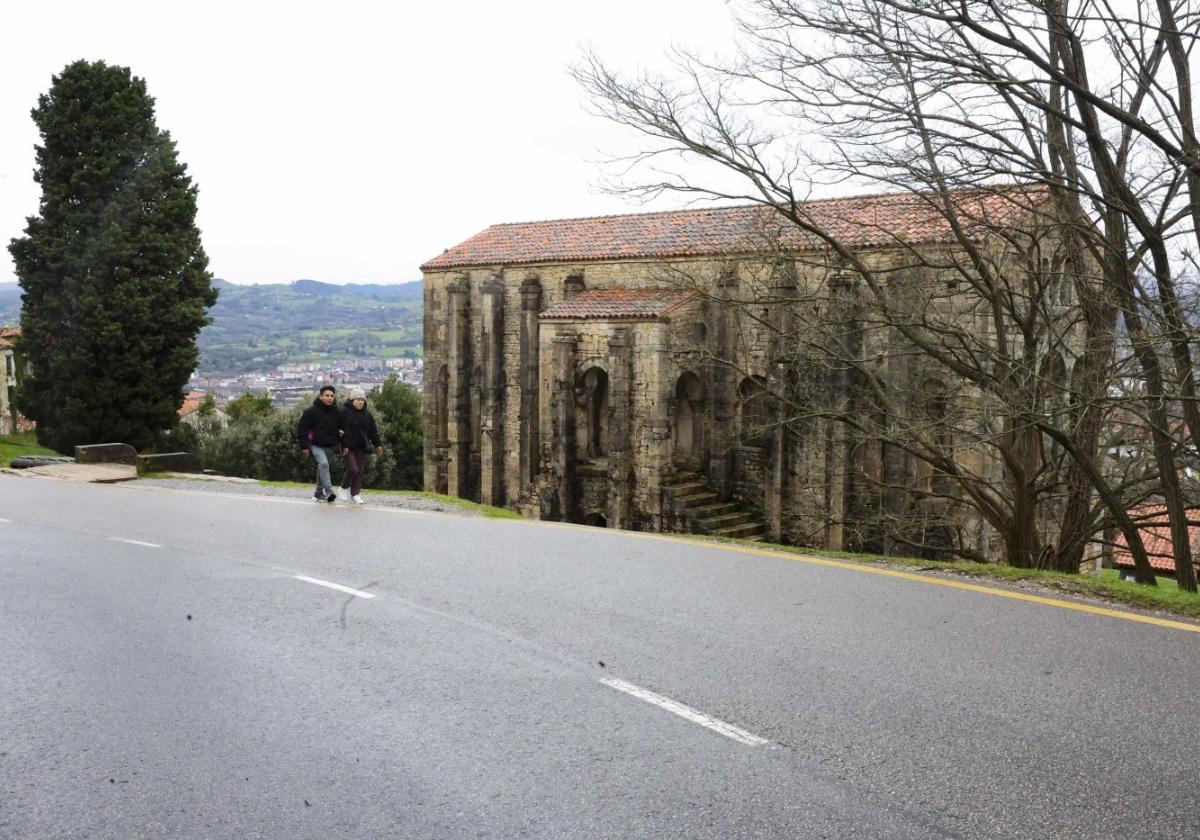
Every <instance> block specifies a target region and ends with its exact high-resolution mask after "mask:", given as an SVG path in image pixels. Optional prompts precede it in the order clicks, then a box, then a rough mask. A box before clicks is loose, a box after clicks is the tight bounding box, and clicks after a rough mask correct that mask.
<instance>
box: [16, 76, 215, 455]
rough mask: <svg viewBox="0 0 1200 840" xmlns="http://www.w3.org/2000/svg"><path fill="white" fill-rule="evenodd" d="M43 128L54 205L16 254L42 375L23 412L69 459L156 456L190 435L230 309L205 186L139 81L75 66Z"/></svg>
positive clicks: (44, 113) (43, 106) (49, 198)
mask: <svg viewBox="0 0 1200 840" xmlns="http://www.w3.org/2000/svg"><path fill="white" fill-rule="evenodd" d="M33 120H34V122H35V123H36V124H37V127H38V129H39V131H40V133H41V137H42V144H41V145H40V146H38V147H37V168H36V170H35V175H34V178H35V180H36V181H37V182H38V183H40V184H41V186H42V197H41V201H40V204H39V208H38V215H36V216H32V217H30V218H29V219H28V220H27V221H28V225H27V226H26V228H25V236H23V237H20V238H17V239H14V240H13V241H12V242H11V244H10V245H9V251H10V252H11V253H12V256H13V260H14V262H15V263H16V271H17V276H18V279H19V280H20V283H21V288H22V290H23V309H22V313H21V328H22V332H21V346H22V350H23V351H24V353H25V354H26V356H27V358H28V359H29V362H30V364H31V366H32V373H31V375H30V376H28V377H27V378H26V379H25V380H24V382H23V383H22V385H21V387H20V390H19V393H18V404H19V406H20V408H21V411H22V412H23V413H24V414H25V415H26V416H28V417H30V418H32V419H34V420H36V421H37V424H38V425H37V429H38V440H39V441H40V442H42V443H43V444H45V445H47V446H50V447H53V448H54V449H57V450H59V451H62V452H66V451H69V450H70V449H71V448H72V447H73V446H75V445H76V444H87V443H99V442H108V441H121V442H125V443H130V444H133V445H134V446H136V447H142V446H145V445H148V444H150V443H151V442H152V441H153V440H154V439H155V438H156V437H157V436H158V435H160V434H161V433H162V432H163V431H164V430H165V429H169V428H171V427H172V426H174V425H175V424H176V423H177V422H178V415H177V413H176V412H177V411H178V409H179V406H180V405H181V404H182V401H183V390H184V386H185V385H186V383H187V380H188V377H189V376H190V375H191V373H192V371H193V370H194V369H195V367H196V363H197V359H198V353H197V350H196V336H197V335H198V334H199V332H200V330H201V328H202V327H203V326H204V325H205V324H206V323H208V320H209V319H208V317H207V315H206V309H207V308H208V307H210V306H212V305H213V304H214V303H216V299H217V293H216V291H215V290H214V289H213V287H212V283H211V281H212V276H211V274H210V273H209V272H208V257H207V256H206V255H205V253H204V250H203V248H202V247H201V244H200V231H199V230H198V229H197V228H196V223H195V221H196V187H195V186H194V185H193V184H192V180H191V178H190V177H189V176H188V175H187V167H186V166H185V165H184V164H182V163H180V162H179V160H178V158H177V156H176V150H175V143H174V142H173V141H172V140H171V138H170V136H169V135H168V134H167V133H166V132H165V131H162V130H160V129H159V128H158V127H157V125H156V124H155V119H154V100H153V98H152V97H150V95H149V94H148V93H147V92H146V83H145V81H144V80H142V79H139V78H137V77H135V76H132V75H131V73H130V71H129V69H128V68H125V67H110V66H108V65H106V64H105V63H104V62H94V63H91V62H85V61H77V62H75V63H74V64H70V65H68V66H67V67H66V68H65V69H64V70H63V71H62V73H60V74H59V75H58V76H55V77H54V78H53V79H52V83H51V86H50V91H49V92H48V93H46V94H43V95H42V96H41V97H39V99H38V105H37V107H36V108H34V109H33Z"/></svg>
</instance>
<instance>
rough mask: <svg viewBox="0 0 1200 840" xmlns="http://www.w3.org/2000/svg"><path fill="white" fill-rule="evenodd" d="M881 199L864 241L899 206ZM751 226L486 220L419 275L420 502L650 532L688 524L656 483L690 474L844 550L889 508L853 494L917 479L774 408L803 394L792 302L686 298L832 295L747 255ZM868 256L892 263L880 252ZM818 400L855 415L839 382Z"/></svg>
mask: <svg viewBox="0 0 1200 840" xmlns="http://www.w3.org/2000/svg"><path fill="white" fill-rule="evenodd" d="M860 203H861V202H860ZM875 204H876V206H874V207H870V208H868V209H869V210H870V212H871V214H872V215H871V226H870V229H871V230H874V231H876V232H877V231H878V227H879V221H878V220H879V219H880V213H881V212H891V210H889V208H892V207H893V205H890V204H889V203H888V199H887V198H886V197H883V198H877V199H875ZM845 206H846V205H845V203H844V202H843V203H842V204H838V202H831V203H830V211H829V212H831V213H833V212H841V209H839V208H844V207H845ZM881 208H882V210H881ZM862 212H866V210H863V211H862ZM756 213H758V211H757V210H756V209H754V208H728V209H724V210H704V211H682V212H677V213H660V214H640V215H633V216H623V217H605V218H597V219H578V220H562V221H556V222H538V223H529V224H523V225H497V226H494V227H492V228H489V229H488V230H486V231H484V232H483V233H481V234H479V235H477V236H476V237H473V238H472V239H470V240H468V241H467V242H464V243H463V244H462V245H459V246H457V247H456V248H453V249H450V250H448V251H447V252H446V253H444V254H442V255H440V256H439V257H437V258H435V259H433V260H430V261H429V262H428V263H426V264H425V265H424V266H422V270H423V271H424V275H425V311H426V322H425V326H426V329H425V348H424V350H425V358H426V368H425V369H426V380H425V392H424V395H423V409H422V411H423V419H424V425H425V430H426V435H425V486H426V488H427V489H429V490H435V491H440V492H445V493H449V494H452V495H457V496H462V497H465V498H469V499H474V500H477V501H482V502H485V503H488V504H493V505H502V506H507V507H511V508H515V509H517V510H519V511H521V512H522V513H524V514H525V515H527V516H532V517H540V518H543V519H552V520H562V521H570V522H582V523H589V524H596V525H606V526H609V527H622V528H636V529H642V530H662V529H664V528H678V527H680V526H681V523H680V522H678V521H676V520H675V519H674V518H673V517H674V513H673V511H672V509H671V506H670V504H669V501H670V500H669V498H668V496H669V493H668V492H667V490H666V488H668V486H669V485H670V484H671V482H673V481H675V480H678V479H679V477H680V476H698V477H699V480H701V481H703V482H704V484H705V485H706V486H707V487H708V488H710V489H711V490H712V491H713V492H714V493H716V494H717V496H718V497H719V499H720V500H722V501H727V500H732V501H736V502H737V503H739V504H740V505H743V506H744V507H745V508H746V509H748V510H751V511H753V512H754V514H755V517H756V518H757V520H756V521H758V522H761V527H762V529H764V530H765V536H767V537H769V538H771V539H776V540H785V541H792V542H797V543H803V544H810V545H821V546H825V547H829V548H841V547H843V546H844V545H845V544H846V543H847V541H848V540H849V536H848V534H847V531H846V526H847V523H850V524H851V525H853V519H854V515H855V513H854V512H855V510H859V509H863V508H864V506H865V505H875V506H876V507H878V506H886V505H887V504H888V503H889V500H888V499H880V498H877V497H872V496H869V495H868V494H867V493H866V491H865V489H864V488H865V486H866V485H867V484H868V483H870V484H873V485H875V486H876V487H878V486H879V485H880V483H881V482H882V481H884V480H885V479H886V480H887V481H891V482H895V483H900V484H903V483H904V482H911V481H915V480H917V478H918V477H917V475H916V473H917V468H916V467H914V466H913V465H912V464H911V463H909V462H908V461H907V460H905V459H904V458H903V457H899V455H898V453H896V452H889V451H886V449H884V448H881V447H879V446H874V447H872V446H864V445H861V442H857V443H856V442H855V441H852V440H850V439H849V438H848V437H847V435H846V433H845V431H844V430H843V428H842V427H839V426H837V425H835V424H833V423H831V422H816V421H814V422H810V423H808V424H806V425H804V426H803V428H801V427H800V424H797V423H792V422H790V418H789V417H785V416H783V415H782V414H781V409H780V407H779V404H778V403H777V402H776V401H775V400H772V399H769V398H768V397H767V394H768V393H769V392H781V391H783V390H785V389H789V388H794V387H796V385H797V383H795V382H794V381H793V379H794V377H795V376H796V373H795V371H794V370H791V369H789V368H788V366H787V365H785V364H784V362H783V361H782V360H783V359H785V358H786V356H787V352H786V350H787V348H786V347H784V346H782V343H783V342H785V341H786V338H785V337H786V336H789V335H791V334H793V333H794V332H795V331H796V330H797V329H801V328H802V325H798V324H795V323H793V319H794V318H795V307H791V306H778V307H770V306H764V307H762V308H761V311H758V310H756V309H748V308H747V307H745V306H742V307H733V306H731V307H725V306H721V305H719V304H717V303H715V302H713V300H712V299H710V298H713V297H719V295H713V296H708V295H701V294H698V293H697V291H698V289H700V288H703V289H709V290H712V289H715V290H717V291H718V292H725V291H728V292H729V293H730V294H731V295H734V296H736V295H738V294H741V295H742V296H743V297H745V295H746V294H749V292H747V291H746V290H748V289H760V290H762V294H764V295H765V296H766V298H768V299H773V300H787V299H789V298H792V297H795V296H796V294H797V289H804V288H807V287H811V286H812V285H813V284H824V285H825V286H826V287H829V288H835V291H836V286H837V284H838V283H839V282H841V281H840V280H839V279H838V277H837V276H835V274H832V273H831V271H830V270H829V267H828V266H827V265H825V264H824V262H823V260H822V259H812V258H811V253H810V254H809V255H808V258H805V259H797V260H795V261H794V262H793V263H790V264H788V265H787V266H786V269H785V270H780V265H779V260H778V258H771V259H763V258H760V257H757V256H756V253H761V240H758V239H756V238H755V237H756V236H757V235H758V234H759V233H761V226H757V227H756V226H755V224H754V222H755V219H756V218H758V217H757V216H755V215H754V214H756ZM895 215H896V218H897V221H896V222H895V224H896V225H900V226H903V225H908V226H910V227H912V226H913V225H914V223H913V221H912V214H911V213H908V214H907V215H905V214H904V213H899V212H896V213H895ZM885 221H886V220H885ZM756 249H757V250H756ZM864 251H865V253H867V258H868V259H869V260H870V261H872V262H873V263H875V264H880V265H885V264H887V261H888V260H889V259H892V257H891V256H890V255H889V250H888V248H887V247H886V245H877V244H870V247H869V248H868V247H866V246H864ZM739 290H740V291H739ZM836 299H837V297H836V294H835V295H834V300H835V301H836ZM846 305H847V306H849V305H850V304H849V303H847V304H846ZM750 316H753V317H750ZM847 340H848V341H855V340H859V341H860V342H861V337H860V338H858V339H855V337H854V336H853V335H851V336H848V337H847ZM855 350H856V352H860V353H866V354H868V355H869V352H870V350H871V348H869V347H861V346H860V347H857V348H855ZM881 357H882V354H881ZM717 360H722V361H721V362H718V361H717ZM730 361H732V362H733V364H729V362H730ZM885 364H894V362H892V361H890V357H889V361H888V362H886V363H885ZM880 375H885V376H896V377H900V376H911V375H913V374H911V372H910V371H906V370H881V371H880ZM823 381H825V380H823ZM829 383H832V384H829ZM801 384H802V383H801ZM822 387H823V388H824V389H825V390H823V391H822V392H821V394H820V399H822V400H827V401H828V402H829V405H831V406H837V407H840V408H841V409H843V410H847V411H853V410H858V408H859V407H858V403H857V402H856V401H857V400H859V399H860V398H861V396H860V394H859V393H858V390H859V389H856V388H855V386H854V383H853V382H851V381H850V380H849V379H848V378H846V377H842V378H840V379H839V378H838V376H833V377H832V378H828V380H827V381H826V384H825V385H823V386H822ZM867 478H869V479H870V481H869V482H868V481H866V480H865V479H867Z"/></svg>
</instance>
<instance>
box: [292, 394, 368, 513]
mask: <svg viewBox="0 0 1200 840" xmlns="http://www.w3.org/2000/svg"><path fill="white" fill-rule="evenodd" d="M296 437H297V440H298V442H299V444H300V449H301V451H302V452H303V453H304V455H305V457H309V456H311V457H312V459H313V461H315V462H316V465H317V485H316V489H315V491H314V492H313V499H314V500H316V501H318V502H329V503H333V502H336V501H337V500H338V499H339V498H341V499H342V501H345V500H346V497H347V491H348V492H349V500H350V501H351V502H354V503H355V504H360V505H361V504H363V503H364V502H363V498H362V482H363V472H364V471H365V470H366V466H367V459H368V458H369V457H370V451H369V450H370V448H371V447H374V449H375V452H376V454H379V455H382V454H383V442H382V441H381V440H380V438H379V429H378V427H377V426H376V425H375V418H374V417H373V416H372V415H371V412H370V411H369V410H368V409H367V395H366V394H365V393H363V391H362V390H361V389H359V388H355V389H354V390H353V391H351V392H350V399H348V400H347V401H346V403H345V405H343V406H341V407H339V406H338V405H337V391H336V389H335V388H334V387H333V386H332V385H324V386H322V387H321V390H320V392H319V393H318V394H317V398H316V399H315V400H313V404H312V405H311V406H309V407H308V408H306V409H305V410H304V413H303V414H302V415H300V425H299V427H298V428H297V429H296ZM338 452H340V453H341V455H342V457H343V458H345V460H346V468H345V470H344V472H343V474H342V484H341V488H340V490H339V491H338V492H336V493H335V492H334V489H333V481H332V479H331V478H330V471H329V470H330V462H331V461H332V460H333V456H334V455H335V454H337V453H338Z"/></svg>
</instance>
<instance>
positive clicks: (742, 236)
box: [421, 186, 1045, 271]
mask: <svg viewBox="0 0 1200 840" xmlns="http://www.w3.org/2000/svg"><path fill="white" fill-rule="evenodd" d="M1044 195H1045V193H1044V191H1041V190H1037V189H1035V188H1029V187H1014V186H1007V187H995V188H992V189H987V188H979V189H972V190H960V191H958V192H956V193H954V194H953V202H954V204H955V205H956V207H957V209H958V212H959V215H960V217H961V218H960V221H962V222H963V223H964V224H965V226H966V227H967V228H968V229H971V228H972V227H974V228H978V229H979V230H980V232H986V231H987V230H989V229H993V228H995V227H1005V226H1011V225H1013V224H1014V223H1015V221H1016V220H1017V219H1020V218H1022V217H1023V216H1025V215H1026V214H1027V213H1028V212H1029V211H1030V210H1031V208H1032V206H1033V205H1035V204H1037V203H1040V201H1041V199H1042V198H1043V197H1044ZM797 210H798V212H799V213H800V214H801V216H802V217H805V218H806V219H807V220H808V221H809V222H810V223H811V224H812V225H813V226H815V227H817V228H819V229H822V230H825V231H827V232H828V233H829V234H831V235H832V236H835V237H836V238H837V239H839V240H840V241H841V242H843V243H845V244H846V245H849V246H852V247H856V248H860V247H870V246H884V245H895V244H897V243H900V242H904V243H908V244H917V243H934V242H950V241H952V239H953V232H952V230H951V229H950V225H949V224H948V223H947V221H946V219H945V217H944V216H943V214H942V213H941V212H940V211H939V210H938V208H937V199H936V197H935V196H933V195H928V194H922V193H893V194H884V195H867V196H855V197H852V198H831V199H824V200H820V201H809V202H804V203H802V204H799V205H797ZM824 247H826V246H825V242H824V240H822V239H820V238H819V237H816V236H814V235H813V234H811V233H807V232H805V231H804V230H801V229H800V228H798V227H797V226H796V225H794V224H793V223H792V222H790V221H789V220H788V219H786V218H784V217H783V216H782V215H780V214H779V213H778V212H777V211H776V210H775V208H773V207H768V206H762V205H757V204H753V205H742V206H738V207H707V208H703V209H696V210H673V211H668V212H665V213H632V214H629V215H624V216H594V217H591V218H583V219H556V220H551V221H542V222H520V223H517V224H501V225H492V226H491V227H489V228H488V229H487V230H484V231H482V232H480V233H477V234H476V235H475V236H472V237H471V238H470V239H468V240H467V241H466V242H463V243H461V244H459V245H456V246H454V247H453V248H449V249H447V250H446V251H445V252H444V253H443V254H441V255H439V256H437V257H434V258H433V259H431V260H429V261H428V262H426V263H425V264H424V265H422V266H421V270H422V271H438V270H443V269H449V268H467V267H471V266H494V265H529V264H534V263H556V262H588V261H592V262H595V261H601V260H617V259H637V258H664V257H696V256H714V255H719V254H753V253H763V252H765V251H770V250H777V251H778V250H783V251H795V252H800V251H814V250H821V249H823V248H824Z"/></svg>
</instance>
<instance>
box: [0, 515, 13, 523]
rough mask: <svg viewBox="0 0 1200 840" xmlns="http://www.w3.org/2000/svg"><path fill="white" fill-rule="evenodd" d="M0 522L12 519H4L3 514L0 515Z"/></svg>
mask: <svg viewBox="0 0 1200 840" xmlns="http://www.w3.org/2000/svg"><path fill="white" fill-rule="evenodd" d="M0 522H12V520H11V519H5V518H4V517H3V516H0Z"/></svg>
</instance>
